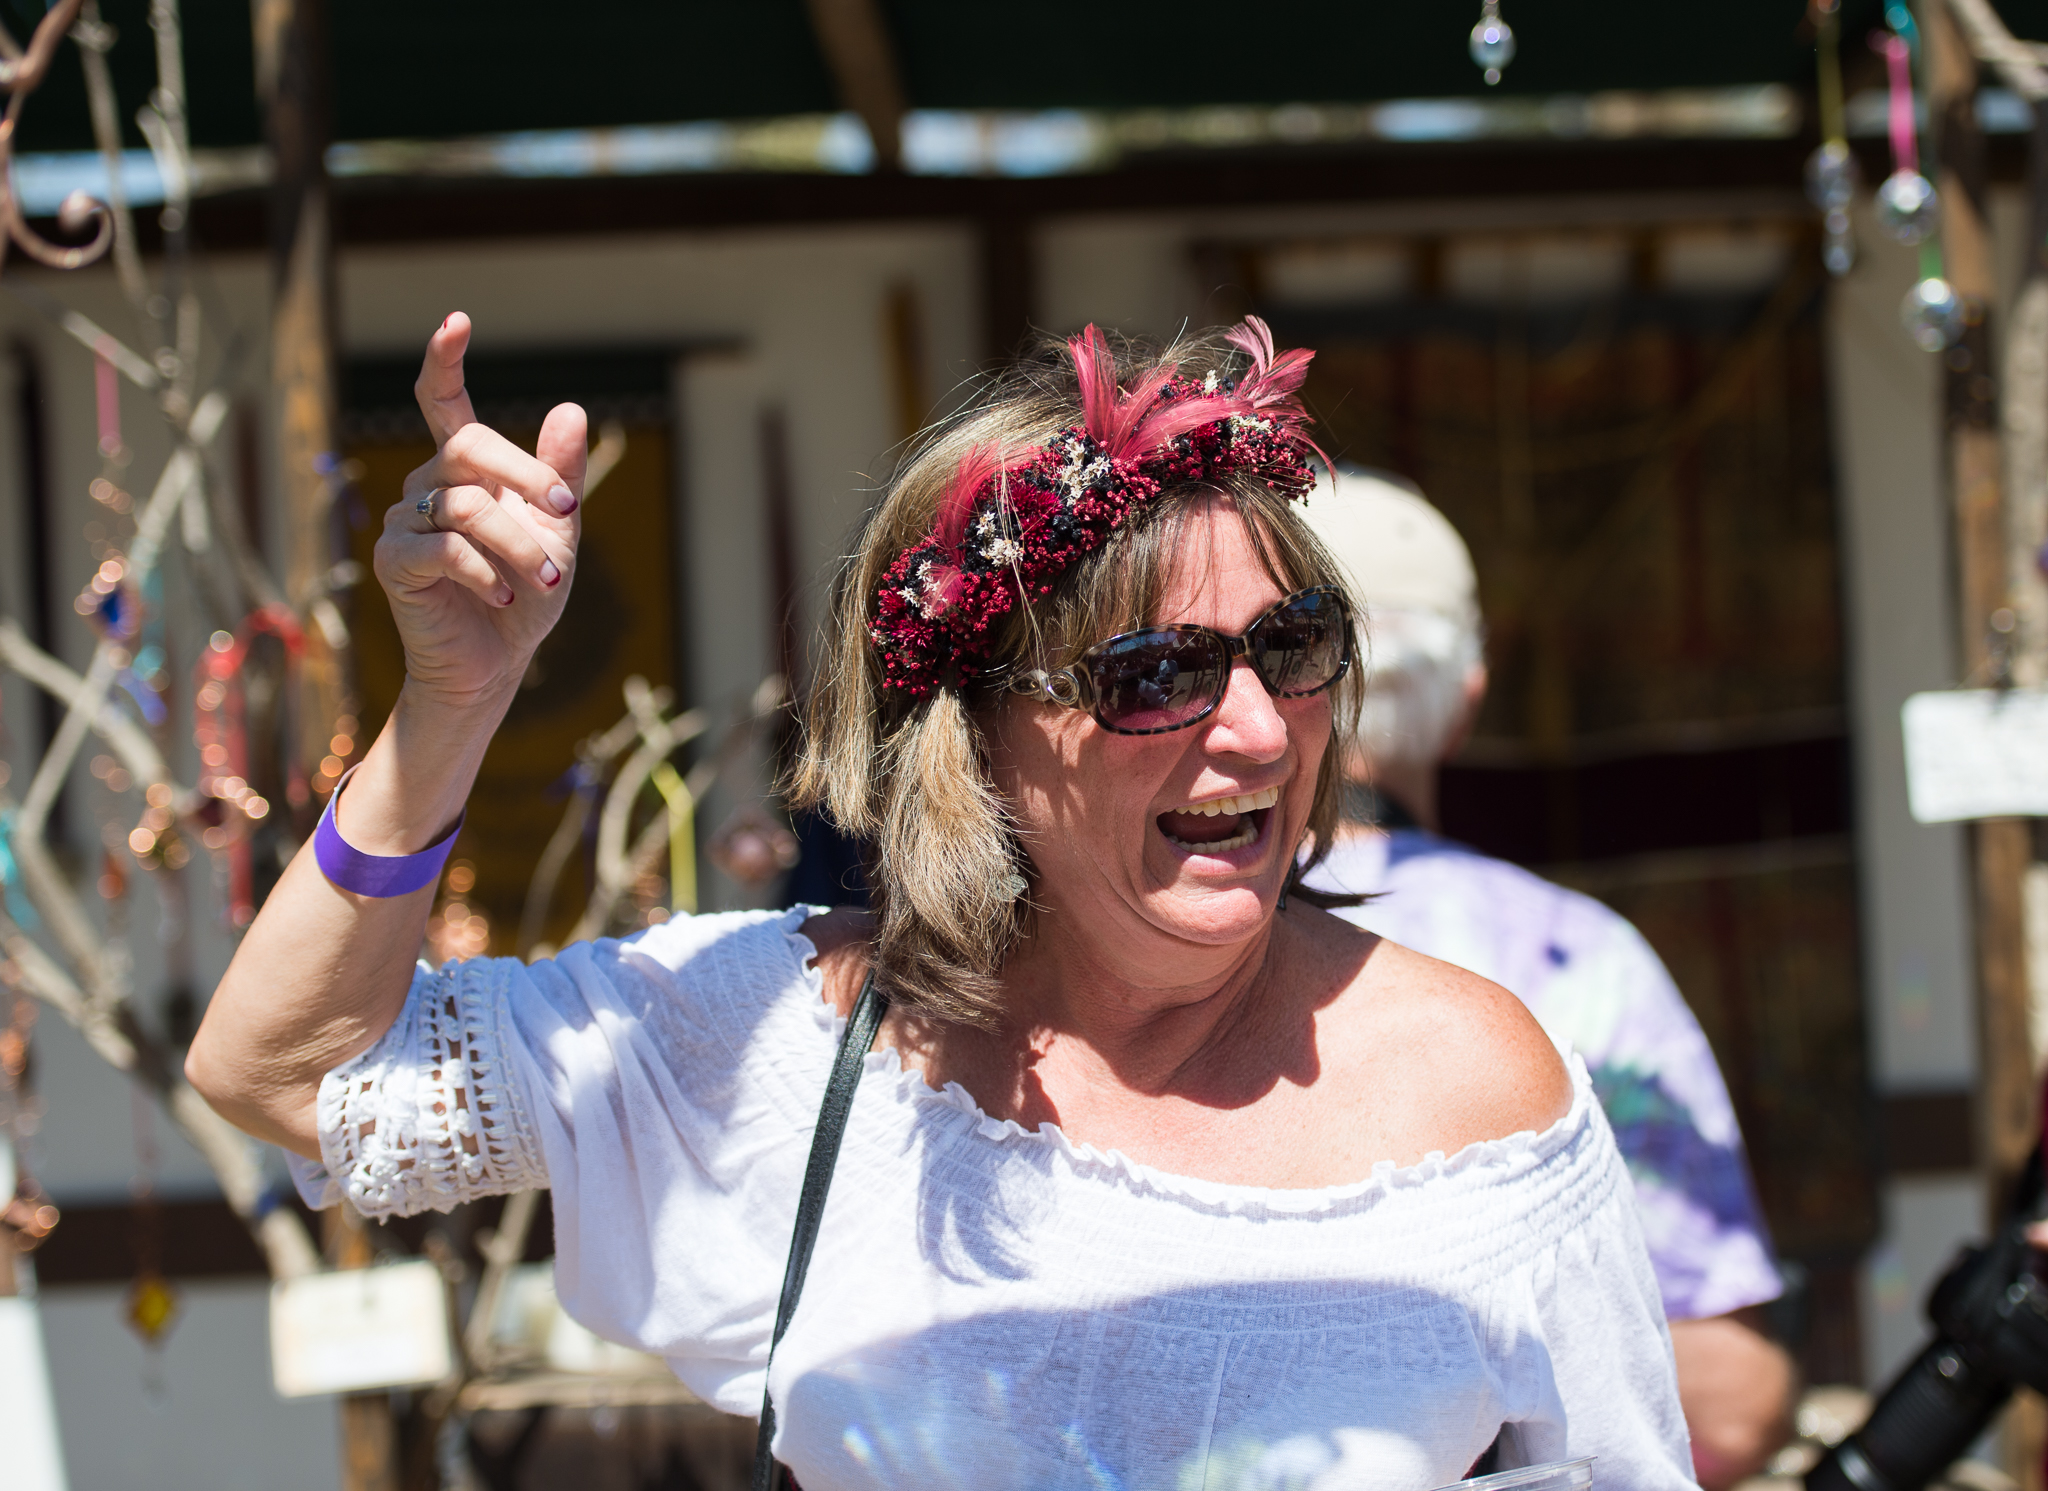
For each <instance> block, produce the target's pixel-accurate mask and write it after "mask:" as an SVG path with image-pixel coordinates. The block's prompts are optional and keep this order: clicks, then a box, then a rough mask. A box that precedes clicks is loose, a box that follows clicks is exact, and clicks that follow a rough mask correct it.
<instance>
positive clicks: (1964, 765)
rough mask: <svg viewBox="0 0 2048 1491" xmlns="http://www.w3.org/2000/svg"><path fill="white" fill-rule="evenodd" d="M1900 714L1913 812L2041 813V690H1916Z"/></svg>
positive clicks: (2044, 746)
mask: <svg viewBox="0 0 2048 1491" xmlns="http://www.w3.org/2000/svg"><path fill="white" fill-rule="evenodd" d="M1900 716H1901V719H1902V721H1903V723H1904V725H1905V727H1906V798H1907V801H1908V803H1909V805H1910V806H1911V808H1912V812H1913V817H1914V818H1915V819H1916V820H1918V821H1919V822H1921V823H1952V822H1954V821H1956V820H1957V819H1959V818H2048V692H2044V691H2043V690H2040V689H1954V690H1943V691H1941V692H1938V693H1931V694H1915V695H1914V696H1913V697H1912V698H1910V699H1908V700H1907V701H1906V705H1905V708H1904V709H1903V710H1901V711H1900Z"/></svg>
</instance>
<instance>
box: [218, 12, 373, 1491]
mask: <svg viewBox="0 0 2048 1491" xmlns="http://www.w3.org/2000/svg"><path fill="white" fill-rule="evenodd" d="M250 21H251V25H252V28H253V30H254V33H255V41H256V88H257V95H258V101H259V103H260V104H261V105H262V108H263V118H264V133H265V136H266V137H267V139H268V141H269V144H270V149H271V152H272V155H273V157H274V159H275V162H276V172H277V174H276V178H275V181H274V184H273V186H272V188H271V201H270V250H271V273H272V285H273V289H272V294H273V298H272V302H271V321H270V375H271V382H272V384H273V387H274V390H275V392H274V394H273V397H274V398H275V399H276V406H275V409H274V417H275V419H276V428H275V440H276V454H277V463H278V476H279V484H280V488H281V494H280V495H281V496H282V498H283V503H282V507H283V517H284V525H285V535H286V537H285V542H286V545H287V549H286V554H285V593H286V595H287V596H288V597H289V598H290V599H291V600H292V601H294V602H297V603H299V604H301V605H304V604H306V603H307V602H309V601H310V600H312V599H313V598H314V597H316V596H318V595H319V594H320V593H321V591H322V589H323V588H324V586H323V582H324V580H325V577H326V575H327V573H328V571H329V570H330V569H331V568H332V566H333V564H334V554H333V540H332V537H331V535H332V514H331V511H330V509H331V506H332V500H333V494H334V491H335V481H334V476H335V471H336V467H337V465H338V458H337V453H336V433H337V430H336V426H337V424H338V421H337V419H336V400H335V371H334V255H333V225H332V210H331V208H332V204H331V202H330V200H329V194H328V184H327V155H326V152H327V144H328V139H329V136H330V133H331V130H330V124H329V119H330V115H329V96H328V77H327V14H326V6H325V3H324V0H251V8H250ZM329 609H330V610H331V608H329ZM345 642H346V637H345V635H344V636H341V637H334V636H331V635H330V636H326V637H322V636H320V635H319V629H318V628H316V629H315V631H314V635H312V636H309V637H308V638H307V652H306V659H305V675H304V676H305V687H304V689H303V691H302V694H301V698H300V700H299V701H298V702H299V709H298V715H299V719H298V737H299V738H298V739H297V740H295V741H291V742H289V743H287V745H286V746H285V749H287V750H297V751H298V752H299V754H300V757H301V759H302V760H317V759H318V758H319V756H320V754H321V752H322V751H324V749H325V747H324V745H322V744H321V742H322V741H324V739H325V738H326V736H327V734H328V732H329V728H330V726H331V724H332V721H333V719H334V717H335V715H336V714H337V713H339V708H340V695H341V683H342V678H341V668H342V664H343V662H344V658H343V655H342V652H341V648H342V646H343V645H344V644H345ZM316 746H317V747H318V749H315V747H316ZM292 807H293V808H294V809H295V810H297V811H299V812H300V813H304V812H306V811H307V810H308V808H309V807H310V804H308V803H304V802H295V803H293V804H292ZM327 1241H328V1251H329V1254H330V1256H331V1258H332V1261H333V1262H334V1264H335V1265H336V1266H337V1267H340V1268H363V1267H367V1266H368V1265H369V1263H370V1261H371V1250H370V1245H369V1239H368V1237H367V1235H366V1234H365V1232H364V1230H363V1222H362V1219H361V1218H360V1217H359V1216H357V1215H356V1214H355V1212H354V1211H353V1210H352V1209H350V1208H349V1207H347V1206H346V1205H344V1206H343V1207H342V1208H341V1209H340V1210H339V1211H337V1212H335V1213H334V1214H332V1215H331V1217H330V1219H329V1235H328V1240H327ZM341 1442H342V1455H341V1484H342V1488H343V1491H397V1487H398V1454H397V1445H396V1435H395V1433H394V1425H393V1422H392V1413H391V1400H390V1398H389V1397H387V1396H385V1395H384V1394H381V1393H378V1394H367V1393H366V1394H360V1395H356V1396H351V1397H346V1398H343V1399H342V1401H341Z"/></svg>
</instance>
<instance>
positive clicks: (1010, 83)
mask: <svg viewBox="0 0 2048 1491" xmlns="http://www.w3.org/2000/svg"><path fill="white" fill-rule="evenodd" d="M880 3H881V7H882V10H883V13H884V16H885V19H886V23H887V26H888V29H889V32H890V39H891V42H892V43H893V45H894V48H895V52H896V57H897V61H898V65H899V67H900V70H901V72H902V76H903V83H904V90H905V92H906V94H907V95H908V99H909V103H910V106H911V107H912V108H920V109H1018V110H1045V109H1063V108H1076V109H1130V108H1147V107H1168V108H1177V107H1188V106H1199V105H1209V104H1281V103H1290V102H1311V103H1343V102H1368V101H1373V100H1381V99H1389V98H1431V97H1456V96H1461V95H1478V94H1485V93H1488V92H1490V91H1491V92H1493V93H1494V95H1495V96H1499V95H1501V94H1586V93H1599V92H1604V91H1607V90H1614V89H1631V90H1652V89H1665V88H1713V87H1733V86H1741V85H1746V84H1759V83H1789V84H1792V85H1794V86H1798V87H1802V88H1803V87H1804V86H1805V85H1806V84H1807V83H1808V81H1809V80H1810V79H1811V77H1812V71H1813V47H1812V42H1811V39H1810V36H1809V35H1808V34H1807V32H1806V30H1805V15H1806V6H1805V4H1804V0H1733V3H1727V4H1722V5H1716V6H1705V5H1672V4H1664V5H1645V4H1643V3H1641V0H1502V6H1501V13H1502V16H1503V18H1504V19H1506V20H1507V21H1508V22H1509V23H1510V24H1511V25H1512V26H1513V27H1514V29H1515V33H1516V36H1517V38H1518V40H1519V44H1520V50H1519V54H1518V55H1517V56H1516V58H1515V60H1514V63H1513V65H1512V66H1510V67H1509V68H1508V70H1507V76H1506V79H1505V81H1504V82H1503V83H1502V84H1501V86H1500V88H1499V89H1498V90H1488V89H1486V88H1485V87H1484V85H1483V83H1482V82H1481V80H1480V76H1479V72H1478V69H1477V68H1475V67H1474V66H1473V65H1472V62H1471V60H1470V59H1469V58H1468V56H1467V55H1466V50H1465V45H1466V43H1465V38H1466V34H1467V33H1468V32H1469V30H1470V29H1471V26H1472V23H1473V22H1474V20H1476V19H1477V17H1478V13H1479V6H1478V3H1477V0H1341V3H1340V0H1266V3H1264V4H1249V3H1244V0H1236V3H1230V4H1225V3H1221V0H1149V3H1135V0H1031V3H1029V4H1025V5H992V4H986V3H981V4H974V3H963V0H880ZM101 4H102V10H103V14H104V15H105V17H106V18H107V19H108V20H109V21H110V22H112V23H113V24H114V25H115V26H116V27H117V28H118V30H119V32H120V36H121V40H120V42H119V43H118V44H117V45H116V47H115V49H114V51H113V53H112V56H111V62H112V66H113V70H114V74H115V78H116V85H117V88H118V89H119V92H120V95H121V104H122V110H123V114H124V116H127V117H128V120H129V123H128V129H129V143H130V144H131V145H135V146H140V145H141V144H142V143H143V142H142V138H141V136H140V134H139V133H137V132H136V131H135V130H134V128H133V124H132V116H133V113H134V111H135V109H136V108H137V107H138V106H140V104H141V103H142V102H143V101H144V99H145V98H146V97H147V94H148V90H149V88H150V87H151V86H152V84H153V82H154V54H153V49H152V44H151V39H150V35H149V29H148V20H147V14H148V3H147V0H101ZM42 8H43V7H42V5H41V3H40V0H0V14H4V15H5V17H6V19H7V22H8V25H9V29H10V30H12V31H13V32H14V34H15V35H16V37H17V38H22V37H24V36H25V35H26V33H27V31H28V30H29V26H30V22H31V20H32V19H33V18H34V17H36V16H39V15H40V14H41V12H42ZM329 8H330V13H331V17H332V26H333V64H334V83H335V97H336V109H335V113H336V135H337V137H338V138H340V139H344V140H381V139H394V138H414V139H435V138H449V137H456V136H463V135H480V134H496V133H501V132H505V131H514V130H554V129H576V128H592V127H603V126H618V125H634V124H663V123H674V122H679V121H685V120H694V119H752V118H766V117H774V116H785V115H801V114H814V113H826V112H831V111H833V110H836V109H838V108H839V107H840V102H839V98H838V96H837V93H836V91H835V89H834V86H833V81H832V77H831V74H830V72H829V71H828V69H827V67H826V65H825V62H824V59H823V56H822V54H821V53H820V51H819V48H818V45H817V43H816V41H815V40H814V38H813V36H812V33H811V28H810V23H809V19H808V15H807V11H806V8H805V5H804V3H803V0H739V3H736V0H720V3H705V0H594V3H586V4H583V5H577V6H568V5H561V4H548V3H541V0H402V3H401V0H330V7H329ZM1998 8H1999V10H2000V11H2001V12H2002V13H2003V14H2004V16H2005V17H2006V19H2007V21H2008V23H2010V24H2011V25H2012V26H2013V29H2014V31H2015V32H2016V33H2017V34H2018V35H2020V36H2022V37H2039V38H2048V0H2000V3H1999V7H1998ZM183 9H184V18H185V56H186V68H187V76H188V81H189V87H190V92H191V99H192V109H191V112H192V132H193V142H194V144H195V145H199V146H234V145H246V144H251V143H254V142H255V141H256V140H257V139H258V120H257V113H256V108H255V103H254V98H253V87H252V83H251V65H250V57H251V45H250V36H249V4H248V0H184V6H183ZM1843 11H1844V34H1845V37H1846V38H1848V39H1849V40H1848V43H1847V50H1849V51H1851V52H1852V53H1860V52H1861V49H1862V41H1861V38H1862V36H1863V35H1864V34H1865V33H1866V32H1867V31H1868V30H1869V29H1870V28H1871V27H1872V26H1874V25H1876V24H1878V22H1879V17H1880V5H1879V0H1845V3H1844V6H1843ZM1852 60H1856V59H1852ZM90 145H91V133H90V129H89V127H88V124H87V120H86V112H85V102H84V82H83V76H82V73H81V71H80V69H79V65H78V61H77V54H76V51H75V49H73V48H70V47H67V48H66V49H65V51H64V54H63V55H62V56H61V57H60V59H59V61H58V64H57V66H56V69H55V71H54V73H53V75H52V77H51V78H50V80H49V81H48V82H47V83H46V84H45V85H44V87H43V89H42V90H41V92H40V93H39V94H38V96H37V97H36V98H35V99H33V100H32V101H31V102H30V105H29V107H28V110H27V114H26V117H25V118H24V120H23V127H22V131H21V139H20V147H21V148H22V149H25V150H78V149H86V148H89V147H90Z"/></svg>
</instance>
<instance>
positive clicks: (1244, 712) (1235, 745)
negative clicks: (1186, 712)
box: [1208, 658, 1287, 761]
mask: <svg viewBox="0 0 2048 1491" xmlns="http://www.w3.org/2000/svg"><path fill="white" fill-rule="evenodd" d="M1276 704H1277V701H1276V700H1275V699H1274V698H1273V696H1272V695H1271V694H1269V693H1267V692H1266V685H1265V684H1264V683H1262V682H1261V681H1260V679H1259V675H1258V673H1257V672H1256V671H1255V670H1254V669H1253V668H1252V665H1251V663H1250V661H1249V660H1248V659H1245V658H1238V659H1236V660H1235V662H1234V663H1233V664H1232V665H1231V669H1230V682H1229V684H1228V685H1226V686H1225V688H1224V690H1223V701H1222V702H1221V703H1220V704H1218V705H1217V706H1216V713H1215V714H1213V715H1211V716H1210V717H1209V718H1210V726H1209V732H1208V745H1209V748H1210V749H1211V750H1213V751H1228V752H1229V753H1230V754H1232V755H1234V756H1244V757H1248V758H1249V759H1251V760H1253V761H1277V760H1279V759H1280V757H1281V756H1283V755H1285V754H1286V751H1287V721H1286V720H1284V719H1282V718H1281V717H1280V711H1279V709H1278V708H1277V707H1276Z"/></svg>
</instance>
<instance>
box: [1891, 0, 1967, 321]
mask: <svg viewBox="0 0 2048 1491" xmlns="http://www.w3.org/2000/svg"><path fill="white" fill-rule="evenodd" d="M1885 16H1886V19H1887V20H1889V21H1891V23H1892V26H1893V29H1892V30H1891V31H1888V32H1879V33H1878V34H1877V35H1876V36H1874V37H1872V38H1871V45H1872V47H1874V48H1875V49H1876V50H1877V51H1878V52H1880V53H1881V54H1882V55H1883V57H1884V60H1885V74H1886V79H1887V83H1888V93H1889V97H1888V100H1887V110H1886V115H1887V122H1888V124H1889V126H1890V130H1889V132H1890V134H1891V145H1892V174H1891V175H1889V176H1887V177H1886V178H1885V179H1884V182H1883V184H1881V185H1880V186H1879V187H1878V189H1877V223H1878V226H1879V227H1880V228H1882V229H1883V230H1884V231H1885V232H1886V234H1888V235H1889V236H1890V237H1892V238H1894V239H1896V240H1897V241H1898V242H1900V243H1903V244H1905V245H1906V246H1907V247H1908V248H1918V249H1919V250H1920V279H1919V281H1918V283H1916V284H1915V285H1914V286H1913V288H1912V289H1910V290H1908V291H1907V292H1906V298H1905V300H1904V301H1903V302H1901V303H1900V305H1899V320H1900V321H1901V322H1902V323H1903V324H1904V326H1905V328H1906V334H1907V335H1908V336H1910V337H1912V339H1913V341H1914V343H1915V344H1916V345H1918V346H1919V347H1921V348H1922V349H1923V350H1925V351H1928V352H1941V351H1944V350H1946V349H1947V348H1949V347H1953V346H1954V345H1955V344H1956V342H1957V341H1958V340H1960V339H1961V337H1962V334H1963V302H1962V298H1961V297H1960V296H1958V295H1957V294H1956V292H1955V287H1954V286H1952V285H1950V284H1949V282H1948V281H1947V280H1946V279H1944V278H1943V277H1942V272H1941V270H1942V265H1941V241H1940V238H1939V236H1938V235H1939V233H1940V231H1941V198H1940V195H1939V194H1938V193H1937V192H1936V191H1935V189H1934V183H1933V182H1931V181H1929V180H1928V179H1927V177H1926V176H1925V175H1923V174H1922V173H1921V170H1920V145H1919V128H1918V121H1917V120H1916V119H1915V117H1914V108H1913V53H1914V47H1913V40H1915V39H1917V33H1916V32H1915V31H1914V30H1913V19H1912V16H1911V14H1910V13H1909V12H1908V11H1907V10H1906V9H1905V7H1903V6H1899V5H1893V6H1890V7H1888V8H1887V9H1886V12H1885Z"/></svg>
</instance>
